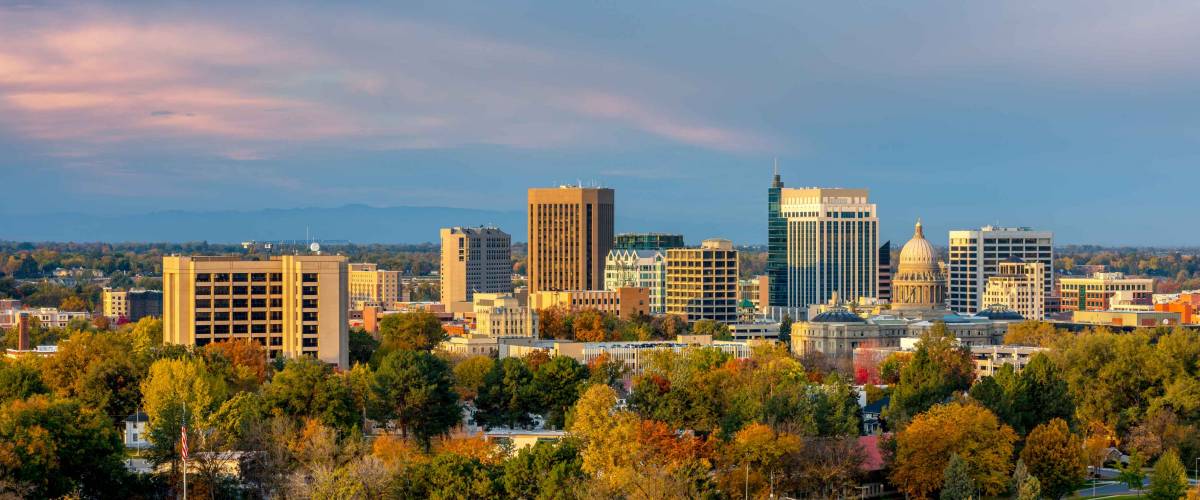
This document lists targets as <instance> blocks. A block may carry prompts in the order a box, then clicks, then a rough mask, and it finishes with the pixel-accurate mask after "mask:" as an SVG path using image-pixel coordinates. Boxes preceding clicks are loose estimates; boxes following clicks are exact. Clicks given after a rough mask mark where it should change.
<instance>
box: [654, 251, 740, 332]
mask: <svg viewBox="0 0 1200 500" xmlns="http://www.w3.org/2000/svg"><path fill="white" fill-rule="evenodd" d="M737 296H738V252H737V250H734V249H733V243H732V242H730V241H729V240H721V239H710V240H704V243H702V244H701V245H700V248H672V249H670V250H667V296H666V313H667V314H673V315H677V316H680V317H682V318H683V319H684V320H686V321H688V322H695V321H699V320H702V319H711V320H714V321H719V322H722V323H726V324H730V323H736V322H737V321H738V311H737Z"/></svg>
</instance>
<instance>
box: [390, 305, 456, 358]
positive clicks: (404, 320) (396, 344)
mask: <svg viewBox="0 0 1200 500" xmlns="http://www.w3.org/2000/svg"><path fill="white" fill-rule="evenodd" d="M379 334H380V336H381V337H382V338H383V343H382V348H381V350H382V351H383V352H390V351H393V350H396V349H408V350H417V351H429V350H432V349H433V348H434V347H437V345H438V344H440V343H441V342H442V341H443V340H446V338H447V336H446V331H445V330H444V329H442V322H441V321H440V320H438V318H437V316H434V315H433V314H431V313H427V312H415V313H404V314H390V315H387V316H384V317H383V321H380V322H379Z"/></svg>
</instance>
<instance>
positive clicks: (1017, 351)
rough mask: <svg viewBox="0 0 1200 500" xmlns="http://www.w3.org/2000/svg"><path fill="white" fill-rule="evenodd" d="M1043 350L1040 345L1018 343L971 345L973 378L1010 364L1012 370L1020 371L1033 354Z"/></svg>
mask: <svg viewBox="0 0 1200 500" xmlns="http://www.w3.org/2000/svg"><path fill="white" fill-rule="evenodd" d="M1045 350H1046V349H1045V348H1042V347H1029V346H1019V345H977V346H971V358H972V359H973V360H974V362H975V378H976V379H978V378H981V377H987V376H992V375H995V374H996V371H997V370H999V369H1000V368H1001V367H1002V366H1004V365H1011V366H1012V367H1013V371H1015V372H1017V373H1020V372H1021V370H1024V369H1025V365H1027V364H1029V360H1030V359H1032V358H1033V356H1034V355H1035V354H1037V353H1039V352H1042V351H1045Z"/></svg>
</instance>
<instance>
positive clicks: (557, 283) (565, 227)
mask: <svg viewBox="0 0 1200 500" xmlns="http://www.w3.org/2000/svg"><path fill="white" fill-rule="evenodd" d="M613 200H614V195H613V190H612V189H607V188H584V187H573V186H561V187H557V188H532V189H530V190H529V239H528V241H529V258H528V264H527V266H526V267H527V268H528V271H529V292H530V293H536V292H539V291H552V290H600V289H603V288H604V259H605V257H606V256H607V255H608V251H609V250H611V249H612V246H613V223H614V216H613Z"/></svg>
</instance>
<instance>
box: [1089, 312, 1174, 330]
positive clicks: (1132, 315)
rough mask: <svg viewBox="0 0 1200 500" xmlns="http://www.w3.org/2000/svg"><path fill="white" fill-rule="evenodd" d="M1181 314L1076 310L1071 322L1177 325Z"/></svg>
mask: <svg viewBox="0 0 1200 500" xmlns="http://www.w3.org/2000/svg"><path fill="white" fill-rule="evenodd" d="M1179 320H1180V315H1179V313H1177V312H1168V311H1074V312H1072V313H1071V322H1073V323H1077V324H1084V325H1102V326H1120V327H1146V328H1153V327H1156V326H1175V325H1178V324H1179Z"/></svg>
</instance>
